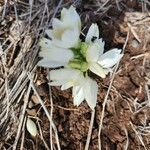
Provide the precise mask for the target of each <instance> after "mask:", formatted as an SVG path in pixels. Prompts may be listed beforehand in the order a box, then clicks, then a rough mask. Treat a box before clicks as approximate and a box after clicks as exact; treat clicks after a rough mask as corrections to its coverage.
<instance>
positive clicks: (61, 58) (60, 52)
mask: <svg viewBox="0 0 150 150" xmlns="http://www.w3.org/2000/svg"><path fill="white" fill-rule="evenodd" d="M39 45H40V46H41V51H40V52H39V56H40V57H43V59H42V60H40V61H39V62H38V65H39V66H43V67H50V68H55V67H60V66H64V65H66V64H68V62H69V60H71V59H72V58H73V52H72V51H71V50H69V49H65V48H59V47H56V46H54V45H53V44H52V41H51V40H48V39H46V38H43V39H41V41H40V43H39Z"/></svg>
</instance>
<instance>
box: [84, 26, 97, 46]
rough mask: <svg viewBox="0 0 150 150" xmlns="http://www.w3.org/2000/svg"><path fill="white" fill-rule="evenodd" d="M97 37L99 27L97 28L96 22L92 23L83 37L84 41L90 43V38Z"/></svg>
mask: <svg viewBox="0 0 150 150" xmlns="http://www.w3.org/2000/svg"><path fill="white" fill-rule="evenodd" d="M93 37H94V38H98V37H99V29H98V26H97V24H94V23H93V24H92V25H91V26H90V28H89V30H88V33H87V35H86V38H85V41H86V42H87V43H90V42H92V38H93Z"/></svg>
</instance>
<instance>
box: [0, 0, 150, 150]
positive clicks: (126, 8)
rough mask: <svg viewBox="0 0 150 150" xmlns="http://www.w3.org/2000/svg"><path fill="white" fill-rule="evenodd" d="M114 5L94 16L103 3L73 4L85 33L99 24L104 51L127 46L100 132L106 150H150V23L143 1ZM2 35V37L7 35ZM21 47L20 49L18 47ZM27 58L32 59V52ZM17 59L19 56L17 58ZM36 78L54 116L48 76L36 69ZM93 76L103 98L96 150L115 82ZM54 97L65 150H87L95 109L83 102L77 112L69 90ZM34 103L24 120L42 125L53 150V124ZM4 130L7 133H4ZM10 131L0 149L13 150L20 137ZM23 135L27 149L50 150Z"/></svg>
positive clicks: (100, 99) (55, 89)
mask: <svg viewBox="0 0 150 150" xmlns="http://www.w3.org/2000/svg"><path fill="white" fill-rule="evenodd" d="M116 2H117V1H109V2H108V3H107V4H106V5H105V6H104V7H103V8H102V9H101V10H99V11H96V10H98V9H99V8H100V7H101V6H102V4H104V2H103V1H102V0H101V1H100V2H99V6H98V5H97V4H98V3H97V1H96V0H94V1H91V0H88V1H80V2H79V3H75V5H76V8H77V11H78V12H79V14H80V16H81V19H82V23H83V27H85V26H86V29H85V30H83V32H84V33H86V32H87V29H88V27H89V26H90V25H91V23H93V22H95V23H97V24H98V26H99V28H100V37H102V38H103V40H104V41H105V51H108V50H110V49H112V48H120V49H123V47H124V45H125V43H126V42H127V43H126V47H125V49H124V50H123V53H124V56H123V58H122V60H121V62H120V64H119V68H118V70H117V72H116V74H115V79H114V81H113V84H112V88H111V90H110V93H109V96H108V100H107V104H106V109H105V114H104V120H103V126H102V131H101V143H102V150H123V149H125V146H126V145H127V146H128V149H129V150H137V149H141V150H144V149H147V150H148V149H150V134H149V131H150V130H149V131H148V127H150V109H149V103H148V100H149V99H148V95H147V91H146V89H145V87H146V85H147V86H148V88H150V85H149V83H148V82H149V81H150V67H149V65H150V53H149V50H150V36H149V35H150V28H149V26H150V17H149V16H148V14H147V12H146V11H144V10H143V9H142V4H143V3H142V1H141V2H140V1H136V0H135V1H132V0H122V1H120V2H119V1H118V5H117V4H116ZM65 3H66V5H67V6H69V5H71V4H72V3H73V1H71V2H70V1H69V4H68V1H65V2H64V4H65ZM57 5H58V3H56V4H55V7H56V6H57ZM149 7H150V6H149V5H148V4H147V10H149ZM58 16H59V13H58ZM8 18H9V17H7V16H6V18H5V20H6V21H7V22H9V23H10V24H11V23H13V22H14V21H13V19H12V20H8ZM9 19H10V18H9ZM7 26H8V27H7ZM7 26H5V28H6V27H7V28H6V29H5V31H4V30H3V31H4V32H6V33H7V34H9V33H10V31H9V30H8V28H9V24H7ZM3 27H4V26H3ZM1 28H2V25H1ZM7 30H8V31H7ZM0 34H2V35H3V33H0ZM3 36H4V35H3ZM5 36H6V34H5ZM17 44H18V45H19V43H17ZM31 45H32V44H31ZM19 46H20V45H19ZM25 53H26V54H28V53H30V52H25ZM16 55H17V56H18V54H16ZM17 56H15V57H14V59H16V58H17ZM7 57H8V60H9V59H10V57H11V52H10V56H7ZM13 63H14V62H13V61H12V62H10V66H11V65H12V64H13ZM8 68H9V66H8ZM35 73H36V76H37V78H36V80H35V84H36V88H37V90H38V93H39V95H40V96H41V98H42V100H43V101H44V104H45V106H46V107H47V109H48V110H50V109H51V103H50V100H49V88H48V79H47V78H46V76H47V73H46V70H45V69H44V68H37V69H36V71H35ZM91 76H92V78H94V79H95V80H96V81H97V82H98V85H99V93H98V102H97V106H96V113H95V119H94V125H93V129H92V136H91V142H90V147H89V150H98V131H99V124H100V118H101V113H102V105H103V101H104V98H105V96H106V93H107V90H108V87H109V85H110V81H111V77H112V76H111V74H109V75H108V76H107V77H106V78H105V79H100V78H98V77H97V76H95V75H93V74H91ZM16 77H17V76H16ZM13 81H15V80H13ZM12 84H13V83H12ZM52 97H53V121H54V123H55V125H56V127H57V129H58V136H59V141H60V145H61V149H62V150H83V149H84V146H85V143H86V140H87V134H88V130H89V124H90V119H91V109H90V108H89V107H88V105H87V104H86V102H85V101H84V102H83V103H82V104H81V105H80V106H79V107H75V106H74V105H73V101H72V97H71V90H70V89H69V90H65V91H61V90H60V87H52ZM36 99H37V97H36V95H35V93H34V92H33V91H32V92H31V94H30V99H29V102H30V103H32V104H31V105H32V106H30V105H29V103H28V106H27V110H28V111H26V114H28V115H31V116H32V117H34V118H33V120H34V121H35V122H36V124H37V120H38V123H39V124H40V126H41V131H42V133H43V138H44V140H45V142H46V143H47V145H48V147H50V133H49V127H50V124H49V121H48V119H47V117H46V115H45V112H44V110H43V109H42V107H41V105H40V104H39V103H38V102H35V101H36ZM22 103H23V102H21V103H20V105H22ZM20 107H21V106H20ZM17 109H18V108H17ZM20 109H21V108H20ZM31 110H32V111H31ZM35 117H36V118H35ZM37 118H38V119H37ZM146 127H147V128H146ZM10 128H11V127H10ZM38 129H39V128H38ZM146 129H147V130H146ZM4 130H5V129H4V128H3V131H2V133H3V132H4ZM11 130H14V131H15V132H13V134H12V135H10V138H9V139H8V140H7V141H6V140H5V138H4V137H5V136H4V135H3V134H2V135H3V136H4V137H3V138H2V137H1V138H0V141H2V143H3V147H2V149H4V148H5V149H11V145H12V144H13V142H14V139H15V135H16V132H17V131H16V128H15V127H14V125H12V129H11ZM24 134H25V137H24V144H23V147H24V149H27V150H30V149H31V150H32V149H38V150H43V149H47V148H46V147H45V144H44V143H43V140H42V138H41V136H40V135H38V136H36V137H32V136H31V135H30V134H29V133H28V131H27V130H26V129H25V133H24ZM53 135H54V134H53ZM21 141H22V136H21V137H20V139H19V144H18V149H20V146H21ZM142 141H143V142H142ZM127 142H128V143H127ZM143 143H144V144H143ZM53 146H54V147H55V148H56V149H57V146H56V140H55V137H54V136H53Z"/></svg>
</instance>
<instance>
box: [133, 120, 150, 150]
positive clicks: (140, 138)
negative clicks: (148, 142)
mask: <svg viewBox="0 0 150 150" xmlns="http://www.w3.org/2000/svg"><path fill="white" fill-rule="evenodd" d="M130 125H131V127H132V129H133V131H134V132H135V134H136V135H137V137H138V139H139V140H140V142H141V144H142V145H143V147H144V149H145V150H148V149H147V148H146V146H145V144H144V142H143V140H142V137H141V135H140V134H139V133H138V132H137V131H136V129H135V127H134V125H133V124H132V122H130Z"/></svg>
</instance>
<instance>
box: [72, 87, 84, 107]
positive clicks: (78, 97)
mask: <svg viewBox="0 0 150 150" xmlns="http://www.w3.org/2000/svg"><path fill="white" fill-rule="evenodd" d="M72 93H73V103H74V105H76V106H79V105H80V104H81V103H82V101H83V100H84V98H85V97H84V91H83V88H82V87H80V86H74V87H73V92H72Z"/></svg>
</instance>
